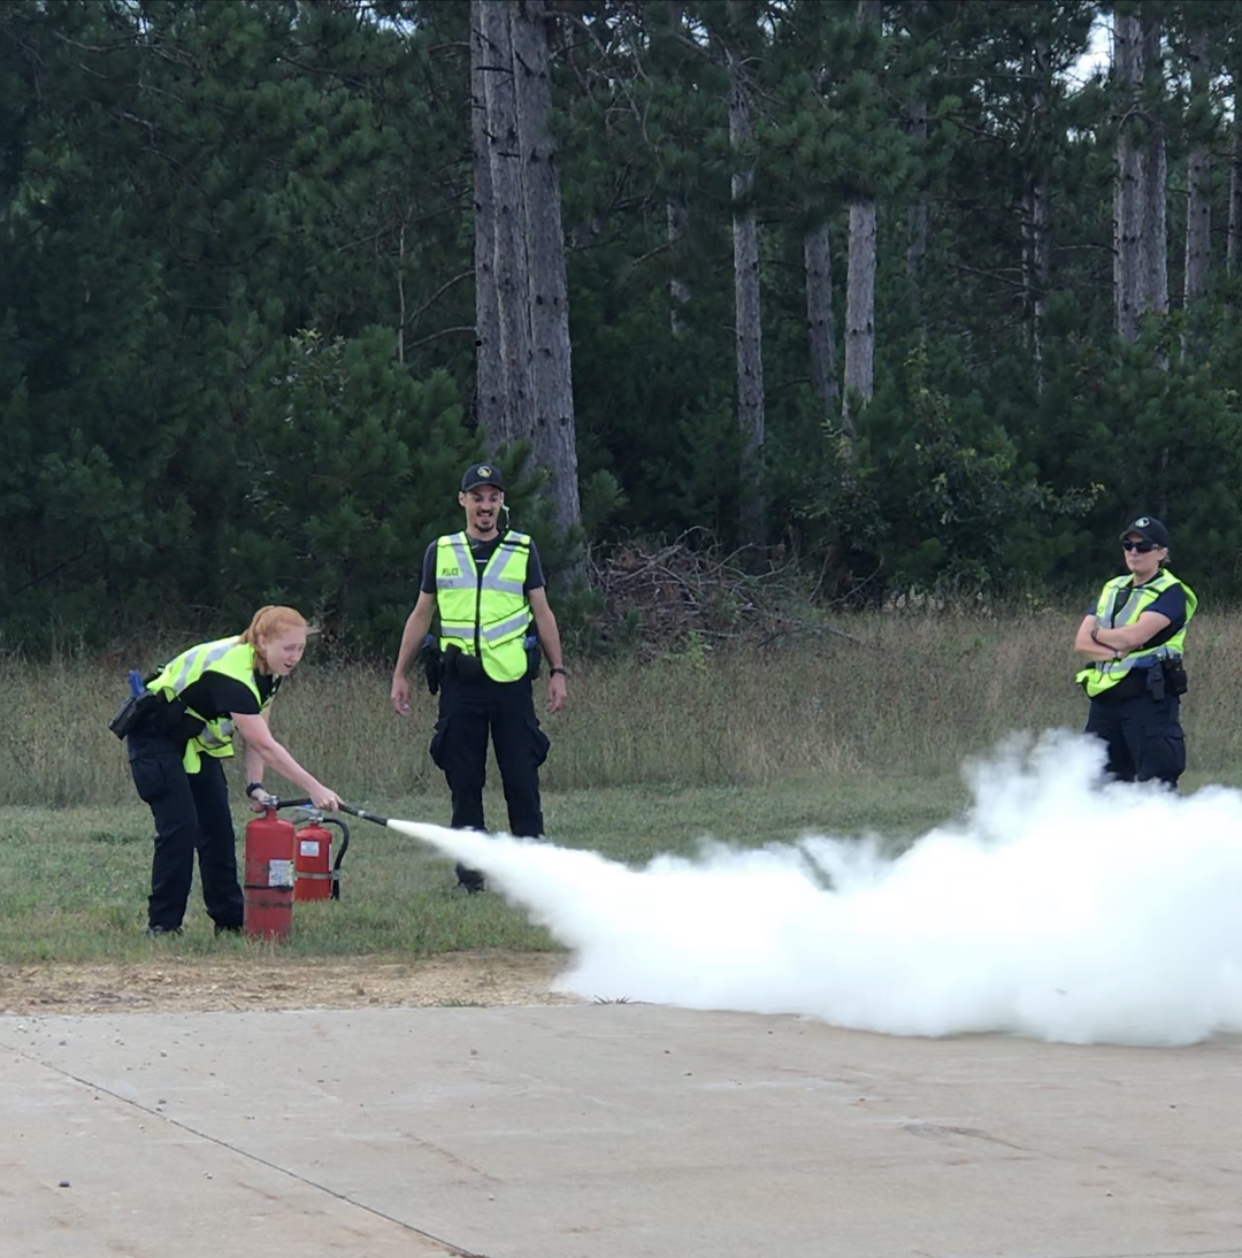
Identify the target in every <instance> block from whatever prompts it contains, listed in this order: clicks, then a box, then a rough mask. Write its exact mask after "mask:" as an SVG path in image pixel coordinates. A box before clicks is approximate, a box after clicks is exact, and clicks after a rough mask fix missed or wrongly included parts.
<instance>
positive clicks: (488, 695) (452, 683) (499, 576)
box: [392, 463, 565, 894]
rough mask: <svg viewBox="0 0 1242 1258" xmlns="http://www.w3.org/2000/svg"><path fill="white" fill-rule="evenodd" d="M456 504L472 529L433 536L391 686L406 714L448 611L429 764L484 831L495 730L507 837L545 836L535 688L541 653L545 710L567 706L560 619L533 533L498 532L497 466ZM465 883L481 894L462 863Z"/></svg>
mask: <svg viewBox="0 0 1242 1258" xmlns="http://www.w3.org/2000/svg"><path fill="white" fill-rule="evenodd" d="M457 501H458V503H459V504H460V505H461V506H462V507H463V508H464V509H465V512H466V529H465V532H463V533H451V534H447V535H445V536H444V537H440V538H437V539H436V541H434V542H432V544H431V545H430V546H428V547H427V553H426V555H425V556H424V558H423V576H422V582H421V585H420V587H419V595H418V601H417V602H416V603H415V604H414V610H413V611H412V612H411V613H410V615H409V618H408V619H407V620H406V622H405V630H404V632H403V633H402V635H401V648H400V650H399V651H398V653H397V665H396V668H395V669H394V671H393V678H392V706H393V710H394V711H395V712H396V713H397V714H398V715H399V716H409V714H410V684H409V680H408V677H407V674H408V673H409V671H410V665H411V664H412V663H413V662H414V658H415V656H416V655H417V654H418V653H419V651H420V650H421V649H422V648H423V643H424V640H425V639H426V637H427V633H428V630H429V629H430V627H431V619H432V616H433V614H434V613H436V612H439V615H440V639H439V648H438V649H439V659H440V712H439V719H438V720H437V721H436V728H435V733H434V734H433V735H432V739H431V758H432V760H434V761H435V763H436V765H437V766H438V767H439V768H441V769H442V770H443V771H444V776H445V778H446V780H447V781H448V785H449V791H450V792H451V793H452V797H453V820H452V823H451V824H452V826H453V828H454V829H458V830H484V829H486V826H485V825H484V823H483V785H484V782H485V781H486V777H487V738H488V732H489V731H490V732H491V739H492V747H493V749H494V750H495V752H496V763H497V765H498V766H499V767H500V778H501V781H502V782H503V784H504V791H505V803H506V804H507V805H508V808H509V831H510V833H511V834H514V835H518V836H524V837H528V838H536V837H538V836H539V835H541V834H543V806H542V804H541V803H540V800H539V766H540V765H541V764H543V762H544V760H545V759H546V758H547V755H548V736H547V735H546V734H545V733H544V732H543V730H542V729H540V728H539V718H538V717H537V716H536V715H535V704H534V699H533V696H532V692H531V680H532V678H534V677H535V675H536V674H537V673H538V671H539V653H538V650H536V649H535V648H534V646H533V645H532V646H531V647H529V648H528V645H527V639H528V636H529V635H530V634H531V630H532V626H533V630H534V634H535V635H536V636H537V638H538V645H539V647H542V649H543V654H544V655H545V656H546V657H547V661H548V711H549V712H559V711H560V710H561V708H562V707H563V706H564V703H565V667H564V662H563V660H562V658H561V637H560V631H559V630H558V629H557V625H556V617H555V616H554V615H553V614H552V609H551V608H550V607H549V606H548V596H547V591H546V590H545V588H544V576H543V568H542V566H541V565H540V563H539V552H538V551H537V550H536V549H535V543H534V542H533V541H532V540H531V538H530V537H529V536H528V535H527V534H525V533H518V532H515V531H514V530H512V529H507V530H506V531H505V532H503V533H502V532H501V531H500V528H499V519H500V512H501V509H502V508H503V507H504V502H505V487H504V479H503V477H502V476H501V474H500V471H499V469H497V468H496V467H494V466H493V465H492V464H490V463H476V464H474V465H473V466H471V467H468V468H467V469H466V473H465V475H464V476H463V477H462V478H461V492H460V493H459V494H458V495H457ZM457 881H458V885H459V886H462V887H464V888H465V889H466V890H467V891H468V892H470V893H472V894H473V893H474V892H476V891H482V890H483V887H484V881H483V875H482V874H481V873H480V872H479V871H478V870H476V869H470V868H468V867H467V866H465V865H461V864H458V866H457Z"/></svg>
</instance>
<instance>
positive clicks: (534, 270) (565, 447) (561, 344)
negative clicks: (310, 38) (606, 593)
mask: <svg viewBox="0 0 1242 1258" xmlns="http://www.w3.org/2000/svg"><path fill="white" fill-rule="evenodd" d="M510 13H511V16H512V30H513V73H514V84H515V96H516V102H517V118H518V137H519V141H520V144H521V154H522V168H521V169H522V187H523V193H524V196H523V207H524V216H523V217H524V224H525V235H526V247H527V278H528V283H529V288H528V293H527V311H528V312H529V317H530V343H531V351H532V355H533V357H532V371H531V379H532V383H533V385H534V394H535V405H534V412H535V415H534V418H535V428H534V446H535V459H536V462H537V463H538V464H539V465H540V466H541V467H543V468H545V469H546V470H547V471H549V472H551V474H552V481H551V492H552V495H553V498H554V500H555V504H556V525H557V529H558V531H559V532H560V534H561V535H562V536H564V535H565V533H566V531H567V530H568V529H570V528H572V527H575V526H576V525H578V524H579V523H580V521H581V511H580V508H579V499H578V447H577V439H576V433H575V426H574V394H573V368H572V362H571V356H570V343H569V292H568V288H569V286H568V281H567V279H566V274H565V236H564V231H563V229H562V225H561V181H560V175H559V174H558V173H557V169H556V148H555V145H554V143H553V140H552V136H551V133H550V131H549V129H548V120H549V117H550V115H551V112H552V83H551V75H550V71H549V46H548V29H549V28H548V11H547V5H546V3H545V0H516V3H515V4H514V5H513V6H512V8H511V10H510Z"/></svg>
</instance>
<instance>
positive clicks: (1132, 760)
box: [1085, 693, 1186, 786]
mask: <svg viewBox="0 0 1242 1258" xmlns="http://www.w3.org/2000/svg"><path fill="white" fill-rule="evenodd" d="M1085 732H1086V733H1088V734H1094V735H1095V736H1096V737H1097V738H1102V739H1103V740H1104V741H1105V743H1106V744H1107V745H1108V763H1107V765H1106V766H1105V768H1106V771H1107V772H1108V773H1109V774H1110V775H1111V776H1112V777H1114V778H1116V779H1117V780H1118V781H1121V782H1151V781H1160V782H1165V783H1167V784H1168V785H1169V786H1176V785H1177V779H1178V778H1179V777H1181V775H1182V773H1183V771H1184V770H1185V768H1186V740H1185V737H1184V736H1183V734H1182V722H1181V702H1180V700H1179V699H1178V697H1177V696H1176V695H1165V697H1164V698H1163V699H1155V698H1153V697H1152V696H1151V695H1150V694H1149V693H1144V694H1139V695H1134V696H1132V697H1131V698H1129V699H1114V700H1109V699H1108V698H1097V699H1092V700H1091V712H1090V714H1089V715H1088V717H1087V728H1086V731H1085Z"/></svg>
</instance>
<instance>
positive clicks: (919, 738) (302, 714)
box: [0, 613, 1242, 807]
mask: <svg viewBox="0 0 1242 1258" xmlns="http://www.w3.org/2000/svg"><path fill="white" fill-rule="evenodd" d="M843 623H844V626H845V629H846V630H847V633H848V636H846V634H844V633H833V634H829V635H825V636H822V637H820V638H818V639H817V640H815V641H813V642H812V641H807V640H806V639H803V640H801V641H799V642H797V643H792V644H776V645H771V646H768V647H766V648H762V649H759V648H754V649H741V648H738V647H733V646H721V647H715V648H712V647H710V646H709V645H708V644H707V642H706V641H704V640H697V639H696V640H693V641H692V643H691V646H690V648H689V649H686V650H682V651H680V652H679V653H677V654H675V655H669V656H668V657H666V658H658V659H655V660H652V661H650V662H645V663H641V664H639V663H633V664H627V663H624V662H615V661H614V662H609V663H579V662H578V661H574V660H570V661H569V664H570V669H571V675H570V697H569V705H568V708H567V709H566V711H565V712H563V713H561V714H559V715H557V716H555V717H544V718H543V719H544V725H545V728H546V729H547V730H548V732H549V733H550V734H551V736H552V753H551V756H550V757H549V760H548V764H547V765H546V767H545V770H544V782H545V784H546V785H547V786H548V788H549V789H550V790H577V789H584V788H592V787H611V786H625V785H632V784H649V785H659V786H687V787H691V786H717V785H730V786H747V785H756V784H765V785H770V784H773V783H776V782H779V781H781V780H782V779H785V778H791V777H803V776H806V775H814V774H837V775H843V774H848V775H863V776H867V777H877V776H884V775H886V774H889V773H894V772H899V773H901V774H903V775H909V774H916V775H917V774H924V773H925V774H927V775H937V774H942V773H945V772H952V771H953V770H954V769H955V767H956V766H957V765H958V764H959V763H960V762H961V760H962V759H963V758H964V757H965V756H968V755H969V754H971V753H973V752H976V751H979V750H981V749H984V748H986V747H989V746H991V745H992V744H994V743H995V742H996V741H997V740H998V739H999V738H1001V737H1003V736H1004V735H1005V734H1006V733H1008V732H1009V731H1012V730H1017V729H1022V730H1042V729H1045V728H1050V727H1055V726H1068V727H1070V728H1081V726H1082V724H1083V721H1084V720H1085V717H1086V700H1085V698H1084V697H1083V696H1082V694H1081V692H1080V691H1079V690H1078V689H1077V688H1076V687H1075V686H1074V684H1073V674H1074V671H1075V667H1076V663H1075V659H1074V657H1073V654H1072V652H1071V650H1070V643H1071V641H1072V636H1073V632H1074V629H1075V627H1076V625H1077V616H1076V615H1074V614H1052V613H1042V614H1030V615H1027V616H1022V617H1018V616H1014V617H1008V618H1001V619H979V620H971V619H969V618H965V617H961V616H948V615H932V614H928V615H921V614H920V615H899V614H875V615H862V616H858V617H854V618H852V619H850V620H848V621H845V622H843ZM148 662H149V661H145V660H143V661H135V663H138V664H146V663H148ZM1187 668H1188V671H1189V673H1190V679H1191V690H1190V693H1189V694H1188V695H1187V696H1186V699H1185V700H1184V702H1183V716H1184V721H1185V725H1186V730H1187V738H1188V746H1189V759H1190V766H1191V768H1192V769H1193V770H1194V771H1196V772H1198V773H1200V774H1203V773H1207V774H1209V775H1221V776H1222V778H1228V776H1229V775H1230V774H1232V773H1234V772H1235V771H1236V770H1238V769H1240V768H1242V735H1240V734H1239V731H1238V726H1237V722H1236V720H1235V719H1234V706H1235V702H1236V696H1237V695H1238V694H1239V691H1242V615H1234V614H1227V615H1217V616H1212V615H1209V614H1205V615H1202V616H1200V617H1199V618H1198V619H1197V620H1196V622H1195V624H1194V626H1193V628H1192V630H1191V633H1190V651H1189V654H1188V656H1187ZM389 680H390V677H389V673H388V671H387V670H386V669H385V668H383V667H380V666H368V665H351V666H345V665H334V664H329V663H326V662H322V661H320V660H317V659H316V654H315V650H314V648H313V647H312V649H311V652H310V654H309V656H308V658H307V659H306V660H305V661H304V662H303V664H302V665H301V666H300V668H299V669H298V671H297V672H296V673H295V674H294V675H293V677H292V678H291V679H290V681H289V683H288V684H287V686H286V687H285V688H284V689H283V690H282V693H281V696H280V698H279V699H278V701H277V703H276V704H275V706H274V708H273V717H272V728H273V731H274V732H275V734H276V737H277V738H278V739H280V740H281V741H282V742H283V743H284V744H285V745H286V746H287V747H288V748H289V749H290V750H291V751H292V752H293V754H294V756H295V757H297V758H298V759H299V760H300V761H301V762H302V763H303V764H304V765H305V766H306V767H307V768H308V769H310V770H311V771H312V772H313V773H315V774H316V776H318V777H320V778H321V779H322V780H323V781H325V782H328V783H329V784H331V785H332V786H333V787H335V788H336V789H337V790H339V791H341V792H342V793H345V794H346V795H347V797H353V798H355V799H362V800H371V801H383V800H385V799H391V798H396V797H402V796H406V795H410V794H418V793H423V792H426V791H428V790H431V791H437V790H440V789H442V787H441V783H440V777H439V774H438V772H437V771H436V770H435V769H434V767H433V766H432V765H431V763H430V760H429V758H428V755H427V743H428V740H429V738H430V733H431V727H432V724H433V723H434V720H435V700H434V699H432V698H431V696H429V695H428V694H426V692H425V691H423V692H421V693H416V694H415V701H414V704H413V707H414V712H413V715H412V716H411V717H410V718H409V719H408V720H404V719H402V718H399V717H397V716H395V715H394V714H393V712H392V711H391V709H390V707H389V704H388V690H389ZM415 680H416V679H415ZM124 694H125V669H124V667H123V666H121V665H119V664H118V663H116V662H115V661H108V662H100V661H96V660H90V659H87V658H83V657H80V656H71V655H65V656H62V657H59V658H57V659H55V660H53V661H52V662H51V663H46V664H33V663H29V662H27V661H25V660H23V659H21V658H20V657H13V656H10V657H7V658H4V659H0V696H2V698H3V710H4V711H5V713H6V719H5V721H4V722H3V724H2V725H0V805H12V804H29V805H52V806H56V807H65V806H73V805H83V804H90V803H92V802H98V803H118V802H123V801H125V800H128V799H132V797H133V795H132V790H133V788H132V785H131V784H130V780H129V775H128V771H127V766H126V763H125V750H124V747H123V746H122V744H120V743H118V742H117V741H116V739H114V738H113V737H112V735H111V734H109V733H108V730H107V728H106V726H107V721H108V719H109V717H111V715H112V713H113V712H114V711H115V709H116V708H117V706H118V705H119V704H120V702H121V700H122V699H123V697H124ZM536 695H537V699H538V701H539V702H540V703H542V695H543V683H542V682H539V683H536ZM231 771H233V772H236V773H238V774H240V772H241V769H240V760H239V762H238V763H237V764H236V765H234V766H233V767H232V769H231ZM273 784H275V783H273Z"/></svg>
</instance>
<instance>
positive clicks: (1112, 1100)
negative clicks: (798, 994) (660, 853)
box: [0, 1004, 1242, 1258]
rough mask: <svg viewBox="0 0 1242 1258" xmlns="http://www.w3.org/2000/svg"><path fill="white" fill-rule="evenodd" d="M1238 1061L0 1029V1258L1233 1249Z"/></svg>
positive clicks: (1046, 1257) (290, 1026) (185, 1027)
mask: <svg viewBox="0 0 1242 1258" xmlns="http://www.w3.org/2000/svg"><path fill="white" fill-rule="evenodd" d="M1240 1119H1242V1039H1237V1038H1227V1039H1219V1040H1215V1041H1213V1042H1210V1043H1207V1044H1202V1045H1198V1046H1195V1047H1191V1048H1179V1049H1128V1048H1114V1047H1072V1046H1067V1045H1053V1044H1042V1043H1036V1042H1032V1041H1026V1040H1017V1039H1010V1038H1005V1037H999V1036H975V1037H963V1038H956V1039H948V1040H918V1039H893V1038H888V1037H885V1036H879V1035H869V1034H864V1033H859V1032H850V1031H840V1030H836V1029H834V1028H831V1027H827V1026H823V1025H820V1024H817V1023H813V1022H805V1021H801V1020H798V1019H796V1018H788V1017H762V1016H758V1015H751V1014H735V1013H697V1012H692V1011H688V1010H681V1009H671V1008H659V1007H654V1006H647V1005H633V1004H597V1005H579V1006H559V1007H558V1006H552V1007H534V1008H513V1007H505V1008H436V1009H366V1010H357V1011H305V1012H296V1013H288V1012H285V1013H257V1014H256V1013H214V1014H128V1015H119V1016H117V1015H106V1016H104V1015H95V1016H89V1017H37V1018H31V1017H4V1018H0V1253H3V1254H4V1255H6V1258H44V1256H45V1255H46V1256H48V1258H53V1256H54V1258H78V1256H79V1255H80V1256H82V1258H87V1256H89V1258H99V1256H101V1255H125V1256H128V1258H169V1256H172V1255H175V1258H216V1256H217V1255H219V1254H234V1253H242V1252H249V1253H260V1254H271V1255H281V1256H282V1258H284V1256H285V1255H289V1256H293V1258H321V1256H325V1258H326V1256H327V1255H338V1254H349V1255H353V1256H355V1258H372V1256H373V1258H388V1256H389V1255H397V1254H401V1255H406V1256H410V1258H421V1256H424V1255H445V1254H467V1255H485V1256H486V1258H643V1256H646V1255H650V1256H652V1258H754V1256H756V1255H764V1254H771V1255H780V1256H781V1258H789V1256H801V1255H806V1256H808V1258H810V1256H816V1258H819V1256H821V1255H841V1256H843V1258H898V1256H903V1255H911V1256H914V1255H917V1256H919V1258H924V1256H928V1255H934V1256H936V1258H981V1256H982V1255H1005V1256H1006V1258H1036V1256H1038V1258H1080V1256H1081V1258H1088V1256H1089V1258H1117V1256H1120V1255H1134V1256H1139V1255H1143V1256H1154V1255H1196V1256H1197V1258H1204V1256H1205V1255H1216V1256H1220V1258H1223V1256H1225V1255H1229V1256H1231V1258H1242V1154H1240V1153H1239V1145H1240V1144H1242V1142H1240V1141H1239V1136H1238V1133H1239V1125H1240V1123H1239V1120H1240Z"/></svg>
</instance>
